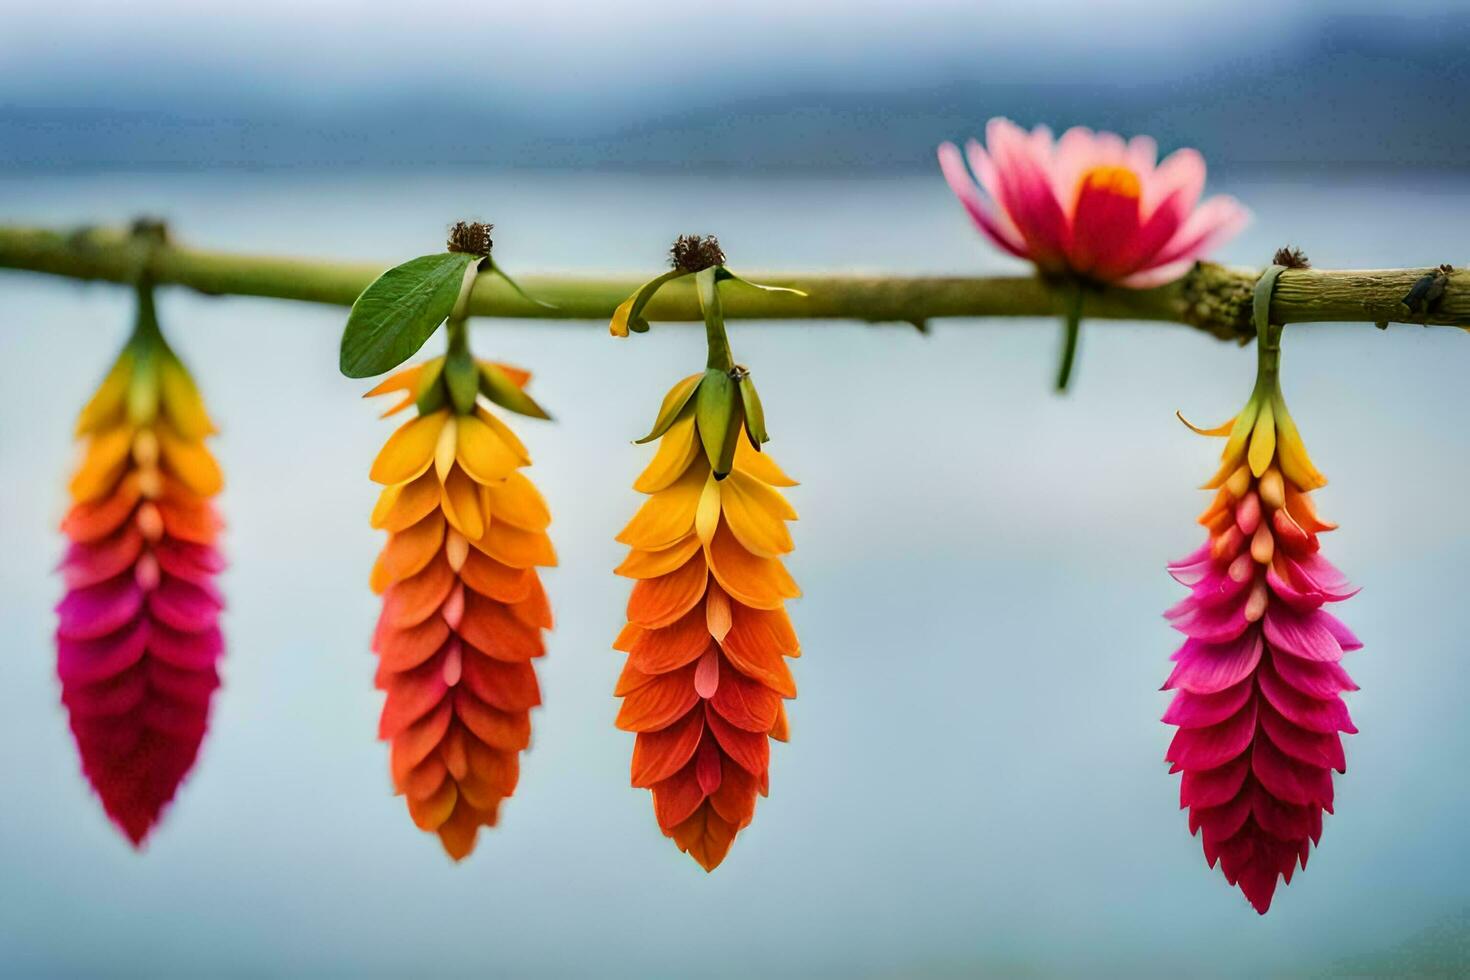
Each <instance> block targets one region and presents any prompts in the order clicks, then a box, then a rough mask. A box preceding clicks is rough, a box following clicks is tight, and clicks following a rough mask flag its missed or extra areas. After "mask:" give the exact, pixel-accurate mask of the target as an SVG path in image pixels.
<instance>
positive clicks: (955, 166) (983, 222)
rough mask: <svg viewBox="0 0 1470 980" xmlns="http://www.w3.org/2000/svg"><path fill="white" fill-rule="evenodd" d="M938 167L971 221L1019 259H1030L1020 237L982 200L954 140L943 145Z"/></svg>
mask: <svg viewBox="0 0 1470 980" xmlns="http://www.w3.org/2000/svg"><path fill="white" fill-rule="evenodd" d="M939 169H940V170H941V171H942V172H943V173H944V179H945V181H946V182H947V183H948V184H949V189H950V190H952V191H954V195H955V197H958V198H959V199H960V203H961V204H962V205H964V207H965V210H966V211H967V212H969V214H970V220H971V221H973V222H975V226H976V227H978V228H979V229H980V230H981V231H982V232H984V233H985V235H986V236H987V237H988V238H989V239H990V240H991V241H992V242H994V243H995V244H996V245H998V246H1000V247H1001V248H1002V249H1004V250H1005V251H1007V252H1010V253H1011V254H1012V255H1014V256H1016V257H1017V258H1022V259H1025V258H1029V256H1028V255H1027V254H1026V248H1025V245H1023V244H1022V243H1021V241H1020V239H1019V238H1018V237H1014V236H1013V234H1012V233H1011V232H1009V231H1007V230H1006V229H1005V228H1003V227H1002V226H1001V223H1000V222H999V221H998V220H997V219H996V216H995V215H993V214H992V213H991V211H990V208H989V206H988V205H986V203H985V202H984V201H983V200H981V199H980V194H979V192H977V191H976V190H975V184H974V182H973V181H971V180H970V175H969V173H968V172H966V170H965V164H964V161H963V160H962V159H961V158H960V151H959V148H958V147H956V146H955V145H954V144H953V143H941V144H940V146H939Z"/></svg>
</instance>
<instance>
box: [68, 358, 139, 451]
mask: <svg viewBox="0 0 1470 980" xmlns="http://www.w3.org/2000/svg"><path fill="white" fill-rule="evenodd" d="M132 373H133V352H132V351H130V350H125V351H123V352H122V353H121V354H120V355H118V358H117V361H116V362H115V363H114V364H113V365H112V368H111V370H109V371H108V372H107V377H105V378H103V379H102V384H100V385H98V387H97V391H96V393H95V394H93V395H92V398H91V400H90V401H88V402H87V405H86V407H85V408H83V409H82V412H81V414H80V415H79V416H77V430H76V432H77V435H79V436H84V435H87V434H88V433H91V432H97V431H99V430H101V429H104V428H106V427H108V426H110V425H114V424H116V423H117V422H119V421H120V420H121V419H122V414H123V411H124V409H125V408H126V405H127V398H128V383H129V381H130V380H131V379H132Z"/></svg>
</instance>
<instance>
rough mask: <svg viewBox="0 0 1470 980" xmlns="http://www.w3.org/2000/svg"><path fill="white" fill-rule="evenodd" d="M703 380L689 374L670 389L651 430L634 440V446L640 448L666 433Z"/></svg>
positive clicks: (699, 375)
mask: <svg viewBox="0 0 1470 980" xmlns="http://www.w3.org/2000/svg"><path fill="white" fill-rule="evenodd" d="M703 380H704V375H702V374H691V375H690V376H689V377H687V378H685V379H684V380H683V381H680V382H679V383H678V384H676V385H674V387H672V388H670V389H669V393H668V394H667V395H665V396H664V403H663V404H662V405H660V406H659V407H658V417H657V418H655V419H654V420H653V428H652V429H649V430H648V435H646V436H644V437H643V438H642V439H638V440H636V444H637V445H639V446H641V445H643V444H644V443H648V442H652V441H653V440H655V439H657V438H658V437H659V436H661V435H663V434H664V433H665V432H668V431H669V427H670V426H671V425H673V424H674V423H675V422H676V421H678V419H679V416H680V415H683V414H684V407H685V406H686V405H688V404H689V399H691V398H693V397H694V390H695V389H696V388H698V387H699V383H700V382H701V381H703Z"/></svg>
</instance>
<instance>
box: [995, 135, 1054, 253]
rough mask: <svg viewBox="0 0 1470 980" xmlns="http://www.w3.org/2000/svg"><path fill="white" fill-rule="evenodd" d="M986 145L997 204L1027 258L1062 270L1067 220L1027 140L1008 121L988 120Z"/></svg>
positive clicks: (1029, 139)
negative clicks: (1017, 234) (1022, 243)
mask: <svg viewBox="0 0 1470 980" xmlns="http://www.w3.org/2000/svg"><path fill="white" fill-rule="evenodd" d="M1049 138H1050V137H1048V139H1049ZM986 145H987V146H988V147H989V150H990V154H991V157H992V158H993V159H994V160H995V165H996V173H997V188H996V189H997V191H998V192H999V198H998V199H997V203H998V204H999V205H1000V206H1001V207H1002V208H1003V209H1004V210H1005V212H1006V214H1007V215H1008V216H1009V217H1010V219H1011V221H1012V223H1013V224H1014V225H1015V226H1016V230H1017V231H1018V232H1020V234H1021V238H1022V239H1023V240H1024V241H1025V243H1026V251H1027V254H1028V257H1029V258H1030V259H1031V260H1032V261H1033V262H1035V263H1037V264H1038V265H1040V266H1042V267H1043V268H1047V269H1057V268H1062V267H1063V265H1064V256H1065V255H1066V251H1067V242H1068V240H1069V238H1070V237H1071V236H1070V233H1069V228H1068V223H1067V218H1066V216H1065V215H1064V214H1063V212H1062V207H1061V205H1060V204H1059V203H1058V202H1057V197H1056V194H1055V193H1054V192H1053V190H1052V185H1051V180H1050V178H1049V176H1048V174H1047V171H1046V170H1045V169H1044V167H1043V164H1042V163H1041V162H1040V161H1038V160H1037V159H1036V158H1035V157H1034V156H1033V155H1032V147H1031V137H1030V136H1028V135H1027V134H1026V133H1025V132H1023V131H1022V130H1021V129H1020V128H1019V127H1018V126H1016V124H1015V123H1013V122H1011V121H1010V120H1008V119H992V120H991V121H990V123H989V125H988V126H987V127H986Z"/></svg>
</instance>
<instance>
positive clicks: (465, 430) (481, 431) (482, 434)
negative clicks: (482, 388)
mask: <svg viewBox="0 0 1470 980" xmlns="http://www.w3.org/2000/svg"><path fill="white" fill-rule="evenodd" d="M457 435H458V450H457V452H456V454H455V458H456V459H458V460H459V465H460V466H461V467H463V469H464V471H465V472H466V473H468V474H469V475H470V478H471V479H472V480H474V481H475V482H476V483H499V482H500V481H501V480H504V479H505V478H506V477H508V476H510V475H511V474H512V473H514V472H515V471H516V467H518V466H520V465H521V460H520V457H519V456H517V455H516V452H515V450H514V449H513V448H512V447H510V446H508V445H506V442H505V440H504V439H503V438H501V436H500V434H499V433H498V432H497V431H496V430H495V428H494V427H493V426H491V425H489V424H487V423H486V422H485V421H484V419H483V418H482V417H481V416H479V415H478V414H476V415H462V416H460V418H459V420H458V432H457Z"/></svg>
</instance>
